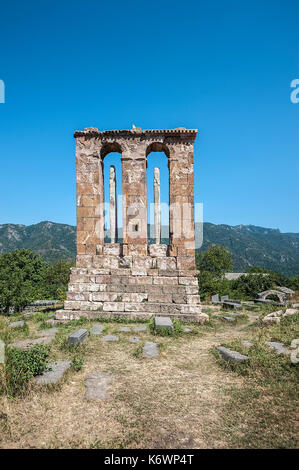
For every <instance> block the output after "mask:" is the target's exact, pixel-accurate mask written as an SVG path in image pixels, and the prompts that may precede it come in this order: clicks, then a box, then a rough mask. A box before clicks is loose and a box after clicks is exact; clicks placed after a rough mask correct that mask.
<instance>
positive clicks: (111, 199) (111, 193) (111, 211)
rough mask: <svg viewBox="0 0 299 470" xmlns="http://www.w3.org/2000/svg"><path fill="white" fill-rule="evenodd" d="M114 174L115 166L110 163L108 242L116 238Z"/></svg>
mask: <svg viewBox="0 0 299 470" xmlns="http://www.w3.org/2000/svg"><path fill="white" fill-rule="evenodd" d="M116 197H117V195H116V174H115V167H114V166H113V165H111V167H110V175H109V215H110V242H111V243H116V239H117V208H116Z"/></svg>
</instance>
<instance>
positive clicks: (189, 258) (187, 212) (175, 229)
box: [169, 142, 195, 269]
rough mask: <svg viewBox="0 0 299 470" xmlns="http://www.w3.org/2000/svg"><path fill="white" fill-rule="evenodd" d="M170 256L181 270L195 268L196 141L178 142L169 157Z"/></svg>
mask: <svg viewBox="0 0 299 470" xmlns="http://www.w3.org/2000/svg"><path fill="white" fill-rule="evenodd" d="M169 203H170V214H169V234H170V254H171V255H172V256H177V257H178V268H179V269H189V268H192V267H194V265H195V239H194V178H193V142H190V143H188V142H187V143H178V144H176V145H175V146H174V148H173V150H172V152H171V153H170V157H169Z"/></svg>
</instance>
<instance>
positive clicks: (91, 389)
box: [84, 371, 112, 401]
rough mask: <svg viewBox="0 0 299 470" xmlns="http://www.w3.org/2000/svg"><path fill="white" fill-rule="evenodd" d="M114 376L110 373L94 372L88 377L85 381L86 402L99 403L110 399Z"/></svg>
mask: <svg viewBox="0 0 299 470" xmlns="http://www.w3.org/2000/svg"><path fill="white" fill-rule="evenodd" d="M111 378H112V375H111V373H109V372H97V371H95V372H92V373H91V374H88V375H86V377H85V380H84V385H85V395H84V400H87V401H99V400H106V399H107V398H108V388H109V384H110V382H111Z"/></svg>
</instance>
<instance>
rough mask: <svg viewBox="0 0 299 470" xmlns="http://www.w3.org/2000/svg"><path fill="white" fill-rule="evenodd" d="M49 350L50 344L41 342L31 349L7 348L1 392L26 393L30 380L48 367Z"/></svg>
mask: <svg viewBox="0 0 299 470" xmlns="http://www.w3.org/2000/svg"><path fill="white" fill-rule="evenodd" d="M49 352H50V348H49V347H48V346H43V345H40V344H38V345H36V346H34V347H33V348H31V349H29V350H21V349H16V348H7V350H6V357H5V359H6V362H5V369H4V374H2V378H1V383H0V392H1V394H3V393H4V394H6V395H8V396H17V395H21V394H23V393H25V391H26V389H27V385H28V382H29V380H30V379H31V378H32V377H34V376H35V375H39V374H41V373H42V372H44V370H45V369H46V366H47V363H46V359H47V357H48V355H49Z"/></svg>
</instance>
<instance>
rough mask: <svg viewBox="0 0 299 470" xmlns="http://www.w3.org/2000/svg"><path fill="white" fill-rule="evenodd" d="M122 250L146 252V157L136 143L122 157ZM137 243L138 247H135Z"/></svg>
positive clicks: (144, 253) (126, 252) (125, 252)
mask: <svg viewBox="0 0 299 470" xmlns="http://www.w3.org/2000/svg"><path fill="white" fill-rule="evenodd" d="M122 177H123V184H122V187H123V252H124V254H130V250H132V252H134V253H135V252H136V250H137V252H138V253H140V254H143V255H146V253H147V214H146V157H145V155H144V154H143V152H141V151H140V148H139V147H138V143H137V144H136V147H135V146H134V147H133V146H132V148H131V149H130V152H126V154H125V155H124V156H123V157H122ZM137 245H139V247H137Z"/></svg>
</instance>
